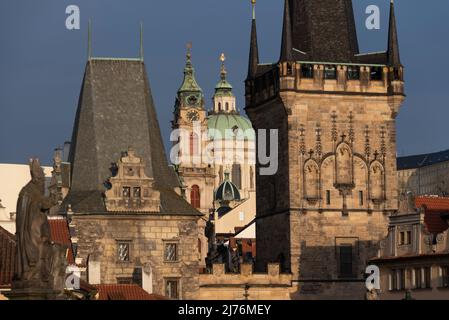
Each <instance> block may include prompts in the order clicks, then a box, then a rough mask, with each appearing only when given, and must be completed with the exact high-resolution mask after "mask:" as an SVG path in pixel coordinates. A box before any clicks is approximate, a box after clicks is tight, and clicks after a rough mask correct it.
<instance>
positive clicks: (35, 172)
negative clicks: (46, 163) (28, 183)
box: [30, 159, 45, 183]
mask: <svg viewBox="0 0 449 320" xmlns="http://www.w3.org/2000/svg"><path fill="white" fill-rule="evenodd" d="M30 173H31V180H32V181H33V182H36V183H44V182H45V174H44V170H43V169H42V168H41V164H40V162H39V159H30Z"/></svg>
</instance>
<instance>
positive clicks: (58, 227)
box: [48, 217, 75, 264]
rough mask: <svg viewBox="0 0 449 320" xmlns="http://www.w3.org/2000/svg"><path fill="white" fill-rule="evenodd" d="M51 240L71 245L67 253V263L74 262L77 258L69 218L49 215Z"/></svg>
mask: <svg viewBox="0 0 449 320" xmlns="http://www.w3.org/2000/svg"><path fill="white" fill-rule="evenodd" d="M48 223H49V224H50V233H51V240H52V241H53V242H55V243H59V244H62V245H66V246H68V247H69V253H68V255H67V263H68V264H74V263H75V258H74V255H73V249H72V241H71V239H70V231H69V225H68V223H67V220H66V219H65V218H63V217H49V218H48Z"/></svg>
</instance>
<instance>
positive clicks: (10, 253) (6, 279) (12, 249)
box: [0, 227, 16, 288]
mask: <svg viewBox="0 0 449 320" xmlns="http://www.w3.org/2000/svg"><path fill="white" fill-rule="evenodd" d="M15 256H16V237H15V236H14V235H13V234H11V233H9V232H8V231H6V230H5V229H3V228H2V227H0V288H1V287H10V286H11V282H12V277H13V274H14V262H15Z"/></svg>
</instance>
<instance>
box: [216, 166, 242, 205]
mask: <svg viewBox="0 0 449 320" xmlns="http://www.w3.org/2000/svg"><path fill="white" fill-rule="evenodd" d="M214 198H215V201H240V199H241V198H240V192H239V189H238V188H237V187H236V185H235V184H233V183H232V182H231V181H230V180H229V173H225V181H223V183H222V184H221V185H220V186H219V187H218V188H217V190H216V191H215V197H214Z"/></svg>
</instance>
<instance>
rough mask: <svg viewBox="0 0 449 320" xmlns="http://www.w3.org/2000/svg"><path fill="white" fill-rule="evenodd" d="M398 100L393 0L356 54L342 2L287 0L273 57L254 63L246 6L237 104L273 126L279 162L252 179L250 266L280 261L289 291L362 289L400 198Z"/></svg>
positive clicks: (257, 124)
mask: <svg viewBox="0 0 449 320" xmlns="http://www.w3.org/2000/svg"><path fill="white" fill-rule="evenodd" d="M254 3H255V1H254V0H253V5H254ZM404 98H405V94H404V80H403V66H402V64H401V61H400V56H399V48H398V38H397V30H396V21H395V14H394V5H393V1H392V2H391V14H390V25H389V37H388V50H387V51H386V52H382V53H367V54H362V53H360V52H359V49H358V42H357V35H356V27H355V21H354V14H353V7H352V2H351V0H333V1H327V0H286V1H285V10H284V22H283V31H282V45H281V52H280V58H279V61H278V62H276V63H272V64H260V63H259V54H258V47H257V32H256V20H255V15H254V14H253V20H252V31H251V44H250V57H249V67H248V77H247V80H246V111H247V113H248V115H249V117H250V119H251V121H252V123H253V126H254V128H255V129H256V130H257V129H277V130H278V131H279V142H278V143H279V169H278V171H277V173H276V174H275V175H272V176H260V175H258V177H257V267H258V268H259V269H262V268H264V266H265V265H266V263H267V262H270V261H280V262H281V265H282V269H283V270H284V271H291V272H292V273H293V275H294V278H295V279H296V280H297V283H298V297H300V298H303V299H304V298H308V297H310V298H318V297H319V298H335V297H338V298H363V297H364V292H365V290H366V289H365V285H364V280H363V275H364V271H365V266H366V262H367V260H368V259H369V258H372V257H373V256H376V254H377V250H378V244H379V240H381V239H382V238H384V237H385V236H386V235H387V231H388V230H387V222H388V216H389V215H390V214H393V213H394V212H395V211H396V210H397V206H398V196H397V176H396V128H395V125H396V116H397V114H398V112H399V109H400V106H401V104H402V102H403V101H404ZM259 169H260V164H258V172H259ZM273 226H276V227H275V228H273Z"/></svg>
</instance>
